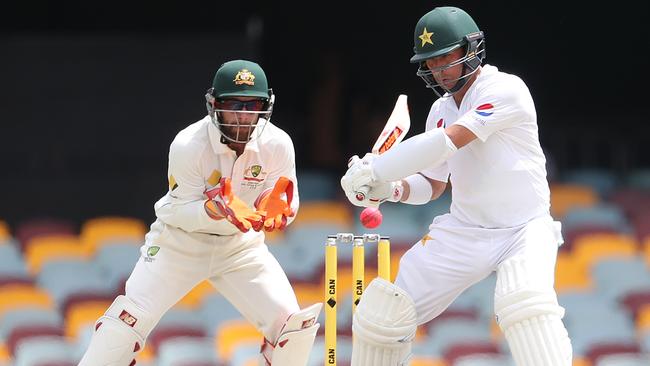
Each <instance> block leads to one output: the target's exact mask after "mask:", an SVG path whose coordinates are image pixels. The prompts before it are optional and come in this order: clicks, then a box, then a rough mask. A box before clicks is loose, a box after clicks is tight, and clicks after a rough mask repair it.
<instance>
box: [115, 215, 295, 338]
mask: <svg viewBox="0 0 650 366" xmlns="http://www.w3.org/2000/svg"><path fill="white" fill-rule="evenodd" d="M263 239H264V235H262V234H261V233H257V232H253V231H250V232H249V233H246V234H243V235H233V236H217V235H209V234H199V233H187V232H185V231H182V230H179V229H176V228H173V227H170V226H168V225H165V224H163V223H161V222H160V221H157V222H155V223H154V224H153V225H152V227H151V231H150V232H149V233H148V234H147V236H146V238H145V244H144V245H143V246H142V248H141V249H140V251H141V257H140V259H139V260H138V263H137V264H136V266H135V268H134V270H133V272H132V273H131V276H130V277H129V279H128V280H127V282H126V296H127V297H128V298H130V299H131V300H132V301H133V302H135V303H136V304H137V305H139V306H140V307H142V309H143V310H145V311H148V312H150V314H151V315H152V316H154V317H158V319H160V317H162V315H164V313H165V312H166V311H167V310H168V309H169V308H171V307H172V306H173V305H174V304H176V302H178V301H179V300H180V299H181V298H182V297H183V296H185V294H187V293H188V292H189V291H190V290H191V289H192V288H193V287H194V286H196V285H197V284H199V283H200V282H201V281H203V280H206V279H207V280H209V281H210V283H211V284H212V285H213V286H214V287H215V288H216V289H217V291H218V292H219V293H220V294H222V295H223V296H224V297H225V298H226V299H227V300H228V301H230V302H231V303H232V304H233V306H234V307H235V308H237V310H239V311H240V312H241V314H242V315H243V316H244V317H245V318H246V319H247V320H248V321H250V322H251V323H252V324H253V325H254V326H255V327H256V328H257V329H259V330H260V331H261V332H262V333H263V334H264V336H265V337H267V338H268V339H275V337H276V336H277V333H278V332H279V330H280V327H281V326H282V325H283V324H284V321H285V320H286V319H287V317H288V316H289V315H290V314H292V313H294V312H297V311H299V310H300V308H299V306H298V302H297V300H296V296H295V294H294V292H293V289H292V288H291V285H290V283H289V280H288V279H287V276H286V274H285V273H284V271H283V270H282V268H281V267H280V264H279V263H278V262H277V260H276V259H275V257H274V256H273V255H272V254H271V253H270V252H269V251H268V248H267V246H266V244H264V242H263ZM152 247H159V249H158V251H157V252H155V248H154V249H151V248H152ZM154 252H155V253H154Z"/></svg>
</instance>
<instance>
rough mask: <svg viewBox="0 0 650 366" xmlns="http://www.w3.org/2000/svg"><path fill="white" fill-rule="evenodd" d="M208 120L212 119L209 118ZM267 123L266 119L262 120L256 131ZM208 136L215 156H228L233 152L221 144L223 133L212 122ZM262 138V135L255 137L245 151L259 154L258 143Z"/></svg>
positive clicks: (209, 125)
mask: <svg viewBox="0 0 650 366" xmlns="http://www.w3.org/2000/svg"><path fill="white" fill-rule="evenodd" d="M208 118H210V117H209V116H208ZM266 123H267V121H266V120H265V119H260V122H259V123H258V124H257V127H255V129H258V128H264V125H265V124H266ZM208 136H209V138H210V145H212V150H213V151H214V152H215V154H226V153H230V152H232V150H231V149H230V148H229V147H228V145H226V144H222V143H221V132H219V129H218V128H217V126H215V125H214V124H213V123H212V122H211V121H210V123H208ZM260 138H262V136H261V134H260V136H257V137H254V138H253V139H252V140H251V141H249V142H248V143H247V144H246V147H245V148H244V150H252V151H254V152H259V151H260V147H259V143H258V141H259V140H260Z"/></svg>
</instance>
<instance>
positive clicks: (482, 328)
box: [414, 318, 491, 361]
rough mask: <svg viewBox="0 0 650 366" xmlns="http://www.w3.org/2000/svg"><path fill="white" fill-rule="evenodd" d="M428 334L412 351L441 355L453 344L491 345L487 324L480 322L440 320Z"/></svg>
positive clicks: (430, 328)
mask: <svg viewBox="0 0 650 366" xmlns="http://www.w3.org/2000/svg"><path fill="white" fill-rule="evenodd" d="M428 334H429V337H428V338H426V339H424V340H423V342H421V343H420V344H417V345H414V350H415V349H416V347H417V350H418V352H420V353H421V354H431V353H429V352H432V354H434V355H435V354H438V355H443V354H444V353H445V352H447V350H448V348H449V347H451V346H452V345H454V344H460V343H471V344H483V343H491V336H490V327H489V323H487V322H484V321H481V320H468V319H454V318H450V319H442V320H439V321H436V322H435V323H434V324H433V325H431V326H430V327H429V330H428ZM445 359H447V361H449V359H448V358H447V357H445Z"/></svg>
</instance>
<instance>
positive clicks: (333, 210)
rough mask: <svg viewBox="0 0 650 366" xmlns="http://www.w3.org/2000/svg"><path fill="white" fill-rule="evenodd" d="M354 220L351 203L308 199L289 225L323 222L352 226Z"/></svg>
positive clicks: (293, 226) (301, 205) (343, 226)
mask: <svg viewBox="0 0 650 366" xmlns="http://www.w3.org/2000/svg"><path fill="white" fill-rule="evenodd" d="M352 220H353V218H352V211H351V209H350V207H349V205H347V204H344V203H342V202H340V201H307V202H305V203H301V204H300V209H299V210H298V213H297V214H296V218H295V219H294V220H293V223H292V224H291V225H290V226H289V227H291V228H295V227H296V226H300V225H302V224H310V223H311V224H313V223H321V224H325V225H327V224H334V225H340V226H341V227H342V228H345V227H349V226H350V224H351V223H352ZM348 230H349V229H348Z"/></svg>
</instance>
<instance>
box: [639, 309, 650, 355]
mask: <svg viewBox="0 0 650 366" xmlns="http://www.w3.org/2000/svg"><path fill="white" fill-rule="evenodd" d="M636 329H637V331H638V332H639V333H647V334H648V335H650V304H643V305H641V306H639V309H638V310H637V316H636ZM648 352H650V349H648Z"/></svg>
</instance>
